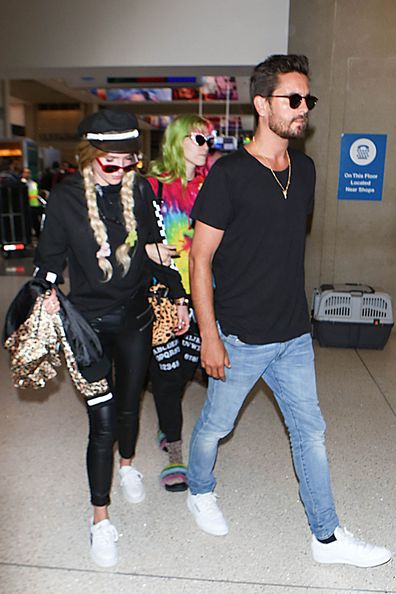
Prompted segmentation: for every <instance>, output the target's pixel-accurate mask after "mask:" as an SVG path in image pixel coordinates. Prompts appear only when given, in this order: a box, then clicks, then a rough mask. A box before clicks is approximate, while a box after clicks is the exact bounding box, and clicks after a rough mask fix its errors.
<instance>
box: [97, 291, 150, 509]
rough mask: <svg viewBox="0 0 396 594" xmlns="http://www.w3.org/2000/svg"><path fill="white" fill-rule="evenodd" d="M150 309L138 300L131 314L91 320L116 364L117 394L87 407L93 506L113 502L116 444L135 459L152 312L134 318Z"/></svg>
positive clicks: (113, 374)
mask: <svg viewBox="0 0 396 594" xmlns="http://www.w3.org/2000/svg"><path fill="white" fill-rule="evenodd" d="M146 308H147V301H146V300H145V299H144V300H143V299H141V298H139V299H138V300H136V302H135V303H132V304H131V305H130V306H129V308H128V311H126V309H125V308H119V309H117V310H115V311H113V312H111V313H109V314H106V315H104V316H102V317H101V318H95V319H94V320H91V321H90V323H91V326H92V327H93V328H94V329H95V331H96V332H97V333H98V335H99V338H100V341H101V343H102V346H103V349H104V351H105V353H106V355H107V356H108V357H109V358H110V360H111V362H112V372H111V373H110V374H109V376H108V378H107V379H108V381H109V384H110V386H111V389H112V393H113V398H112V400H109V401H107V402H104V403H101V404H97V405H94V406H92V407H90V406H87V411H88V417H89V439H88V449H87V469H88V481H89V486H90V490H91V503H92V505H97V506H102V505H108V504H109V503H110V487H111V479H112V474H113V446H114V442H115V441H118V450H119V453H120V456H121V457H122V458H132V457H133V456H134V454H135V446H136V440H137V434H138V427H139V405H140V396H141V393H142V389H143V384H144V380H145V376H146V373H147V368H148V364H149V360H150V355H151V331H152V329H151V324H150V318H151V312H150V311H148V312H147V313H146V314H145V315H143V316H141V317H139V318H137V317H136V314H137V313H141V312H142V311H144V310H145V309H146ZM144 326H145V327H144Z"/></svg>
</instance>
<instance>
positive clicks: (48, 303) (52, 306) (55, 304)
mask: <svg viewBox="0 0 396 594" xmlns="http://www.w3.org/2000/svg"><path fill="white" fill-rule="evenodd" d="M43 303H44V307H45V309H46V311H47V313H49V314H50V315H52V314H56V313H58V312H59V310H60V303H59V299H58V297H57V296H56V292H55V289H51V294H50V295H48V297H45V299H44V302H43Z"/></svg>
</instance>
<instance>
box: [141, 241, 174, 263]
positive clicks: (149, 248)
mask: <svg viewBox="0 0 396 594" xmlns="http://www.w3.org/2000/svg"><path fill="white" fill-rule="evenodd" d="M145 248H146V254H147V255H148V257H149V258H150V260H152V261H153V262H155V263H156V264H162V265H163V266H170V265H171V264H172V258H178V257H179V254H178V252H177V250H176V246H175V245H168V244H166V243H146V245H145Z"/></svg>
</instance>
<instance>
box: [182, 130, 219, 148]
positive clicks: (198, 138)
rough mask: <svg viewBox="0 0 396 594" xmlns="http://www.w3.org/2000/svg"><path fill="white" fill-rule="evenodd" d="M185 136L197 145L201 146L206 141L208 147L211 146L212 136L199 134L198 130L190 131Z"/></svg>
mask: <svg viewBox="0 0 396 594" xmlns="http://www.w3.org/2000/svg"><path fill="white" fill-rule="evenodd" d="M186 138H191V140H192V141H193V143H194V144H196V145H197V146H203V145H204V144H205V142H206V144H207V145H208V147H209V148H210V147H211V146H213V143H214V138H213V136H204V134H200V133H199V132H191V134H189V135H188V136H186Z"/></svg>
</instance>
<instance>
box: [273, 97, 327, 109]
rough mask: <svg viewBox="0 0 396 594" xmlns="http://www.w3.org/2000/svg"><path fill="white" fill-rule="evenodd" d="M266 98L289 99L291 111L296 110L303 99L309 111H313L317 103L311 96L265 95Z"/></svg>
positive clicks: (315, 98)
mask: <svg viewBox="0 0 396 594" xmlns="http://www.w3.org/2000/svg"><path fill="white" fill-rule="evenodd" d="M267 97H283V98H284V99H289V105H290V107H291V108H292V109H297V107H300V105H301V101H302V100H303V99H305V103H306V105H307V107H308V109H309V110H311V109H313V108H314V107H315V105H316V103H317V101H318V98H317V97H314V96H313V95H305V96H303V95H299V94H298V93H293V95H267Z"/></svg>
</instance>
